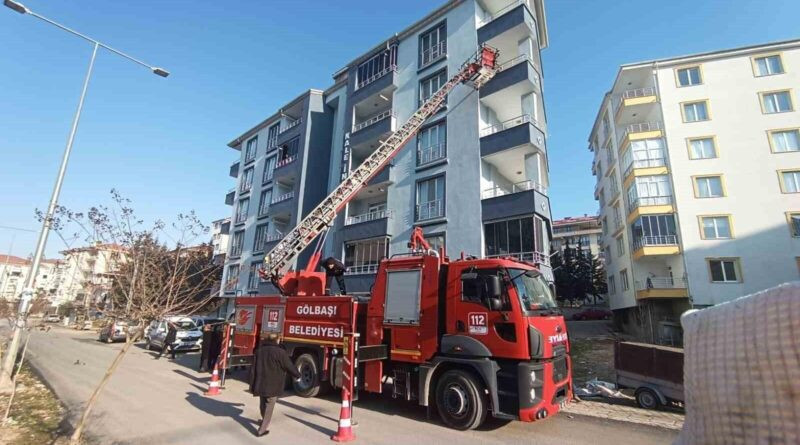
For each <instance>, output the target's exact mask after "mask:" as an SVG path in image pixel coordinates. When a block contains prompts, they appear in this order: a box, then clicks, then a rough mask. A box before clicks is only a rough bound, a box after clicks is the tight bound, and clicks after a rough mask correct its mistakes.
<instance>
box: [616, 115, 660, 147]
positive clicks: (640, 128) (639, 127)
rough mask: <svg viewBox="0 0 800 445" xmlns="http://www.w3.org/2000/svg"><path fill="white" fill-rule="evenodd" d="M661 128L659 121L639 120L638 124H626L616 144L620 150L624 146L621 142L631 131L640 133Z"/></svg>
mask: <svg viewBox="0 0 800 445" xmlns="http://www.w3.org/2000/svg"><path fill="white" fill-rule="evenodd" d="M661 129H663V126H662V125H661V122H640V123H638V124H630V125H626V126H625V129H624V130H623V132H622V135H620V137H619V141H617V142H618V143H617V146H618V147H619V148H620V150H622V149H623V148H624V147H623V146H622V142H623V141H624V140H625V138H626V137H628V135H629V134H631V133H642V132H645V131H656V130H661Z"/></svg>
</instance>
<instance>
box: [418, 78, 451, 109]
mask: <svg viewBox="0 0 800 445" xmlns="http://www.w3.org/2000/svg"><path fill="white" fill-rule="evenodd" d="M439 76H443V78H444V81H443V82H442V83H441V84H440V85H439V88H437V89H436V91H439V89H440V88H442V85H444V84H445V83H447V67H443V68H442V69H439V70H436V71H435V72H433V73H431V74H429V75H427V76H425V77H423V78H422V79H420V80H419V82H418V83H417V106H422V104H423V103H425V101H426V100H428V99H430V98H431V97H432V96H433V94H434V93H435V92H436V91H431V95H430V96H428V97H426V98H425V99H423V98H422V85H423V84H424V83H425V82H428V81H430V80H432V79H434V78H436V77H439ZM449 98H450V95H449V94H448V95H447V96H445V98H444V103H443V104H442V108H440V109H439V110H437V111H436V113H440V112H441V111H442V110H443V109H445V108H446V107H447V101H448V99H449Z"/></svg>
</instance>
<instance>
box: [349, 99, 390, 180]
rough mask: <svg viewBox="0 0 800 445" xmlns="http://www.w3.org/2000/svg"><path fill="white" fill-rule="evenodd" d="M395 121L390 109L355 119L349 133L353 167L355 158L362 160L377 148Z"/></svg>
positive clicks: (355, 164)
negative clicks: (361, 118)
mask: <svg viewBox="0 0 800 445" xmlns="http://www.w3.org/2000/svg"><path fill="white" fill-rule="evenodd" d="M396 121H397V119H396V118H395V115H394V113H393V112H392V111H391V109H387V110H384V111H382V112H380V113H378V114H374V115H372V116H370V117H369V118H366V119H364V120H363V121H359V120H358V119H356V123H355V125H353V133H352V134H351V135H350V147H351V150H352V154H353V159H354V160H353V167H356V166H357V165H358V164H357V163H356V161H355V160H356V159H360V160H361V161H363V160H364V159H366V157H367V156H369V155H370V154H372V152H374V151H375V149H376V148H378V145H380V143H381V141H383V140H385V139H386V138H387V137H389V135H390V134H391V133H392V132H393V131H394V130H395V128H396Z"/></svg>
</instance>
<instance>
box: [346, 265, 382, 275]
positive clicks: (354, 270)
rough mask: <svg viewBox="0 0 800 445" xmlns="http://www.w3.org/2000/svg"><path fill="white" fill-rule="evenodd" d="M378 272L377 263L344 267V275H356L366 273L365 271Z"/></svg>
mask: <svg viewBox="0 0 800 445" xmlns="http://www.w3.org/2000/svg"><path fill="white" fill-rule="evenodd" d="M376 272H378V265H377V264H362V265H360V266H348V267H347V269H345V271H344V274H345V275H358V274H366V273H376Z"/></svg>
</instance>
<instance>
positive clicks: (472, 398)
mask: <svg viewBox="0 0 800 445" xmlns="http://www.w3.org/2000/svg"><path fill="white" fill-rule="evenodd" d="M487 407H488V402H487V400H486V394H485V393H484V389H483V385H481V383H480V382H479V381H478V380H477V379H476V378H475V377H473V376H472V374H469V373H467V372H464V371H459V370H455V369H454V370H450V371H447V372H445V373H444V374H442V376H441V377H439V380H438V382H437V383H436V408H437V409H438V411H439V416H440V417H441V418H442V422H444V423H445V425H447V426H449V427H450V428H453V429H457V430H462V431H463V430H471V429H475V428H477V427H479V426H480V425H481V424H482V423H483V421H484V420H485V419H486V412H487Z"/></svg>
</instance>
